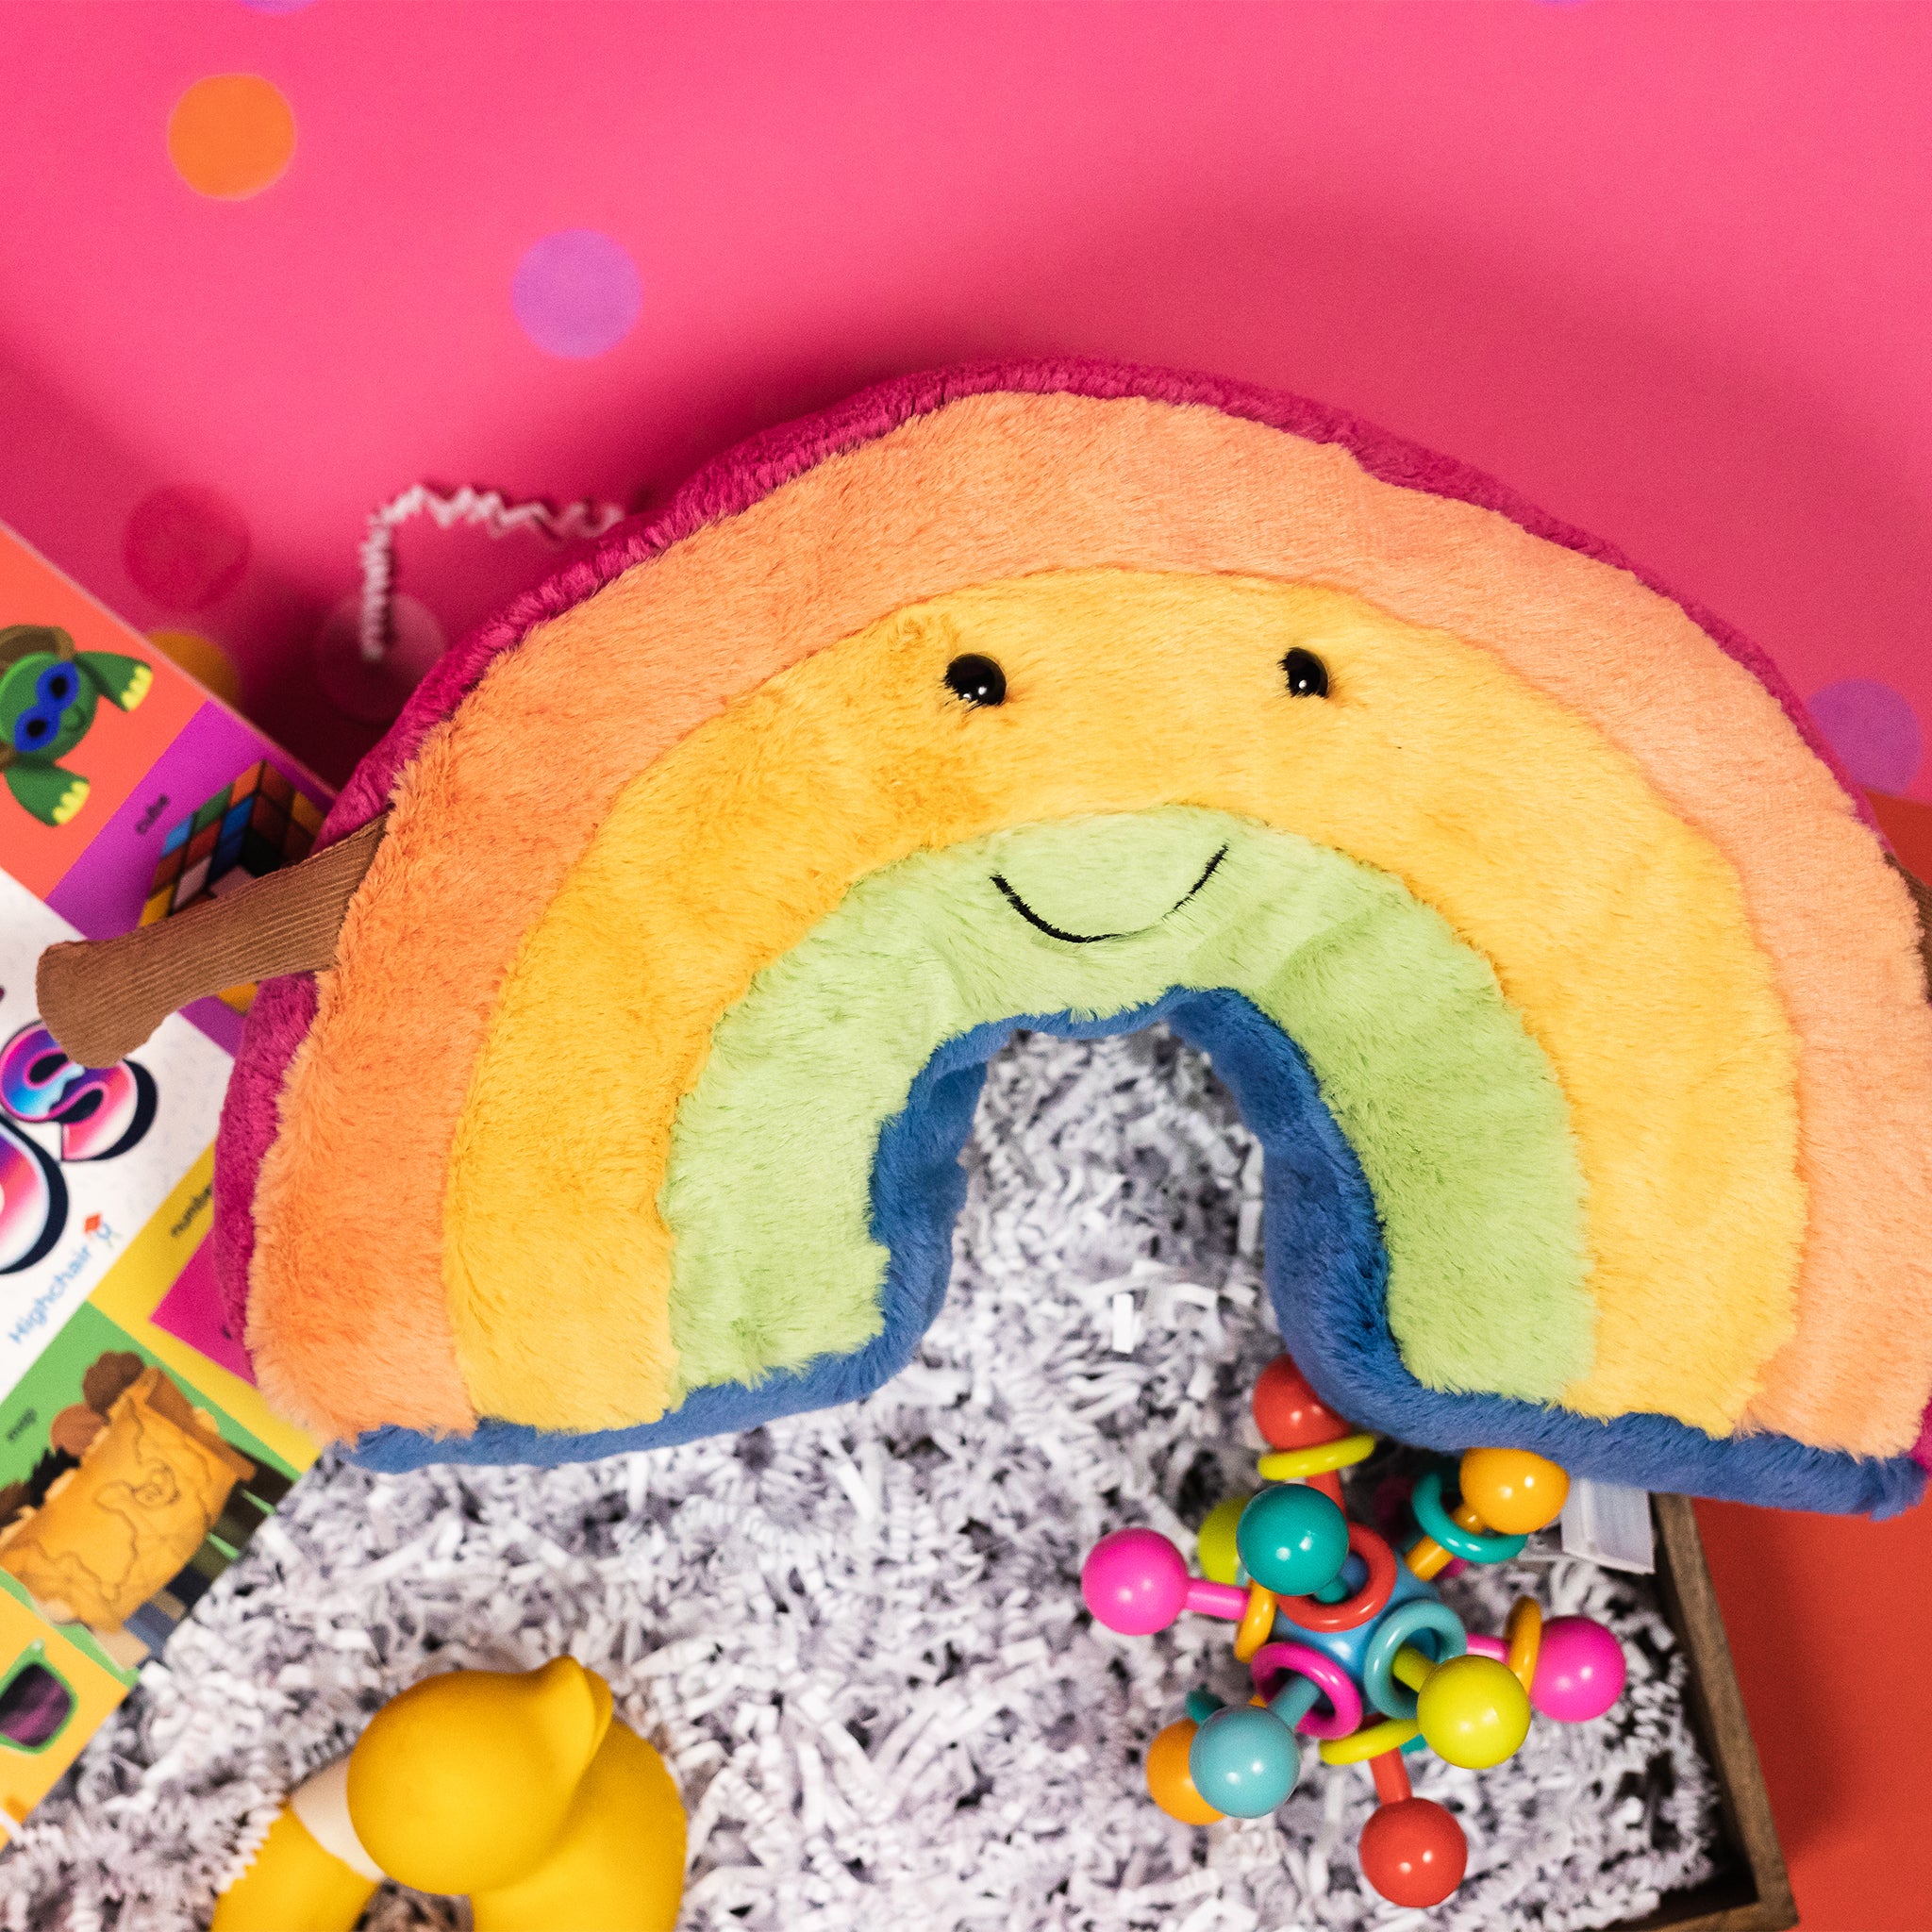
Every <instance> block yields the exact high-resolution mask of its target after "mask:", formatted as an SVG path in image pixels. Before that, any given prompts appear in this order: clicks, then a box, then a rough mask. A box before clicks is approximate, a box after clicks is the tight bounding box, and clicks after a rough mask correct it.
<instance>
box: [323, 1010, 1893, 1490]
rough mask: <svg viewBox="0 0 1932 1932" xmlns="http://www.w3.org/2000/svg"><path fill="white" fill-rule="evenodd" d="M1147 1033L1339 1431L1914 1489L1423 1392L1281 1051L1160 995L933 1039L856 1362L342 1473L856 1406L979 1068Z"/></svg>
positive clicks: (1776, 1450)
mask: <svg viewBox="0 0 1932 1932" xmlns="http://www.w3.org/2000/svg"><path fill="white" fill-rule="evenodd" d="M1158 1022H1165V1023H1166V1024H1169V1025H1171V1026H1172V1027H1173V1028H1174V1031H1175V1032H1177V1033H1178V1034H1180V1035H1181V1036H1182V1038H1184V1039H1186V1040H1188V1041H1191V1042H1193V1043H1194V1044H1197V1045H1199V1046H1201V1047H1203V1048H1205V1049H1206V1050H1207V1051H1208V1053H1209V1054H1210V1055H1211V1056H1212V1057H1213V1061H1214V1066H1215V1069H1216V1071H1217V1072H1218V1073H1219V1074H1221V1076H1222V1078H1223V1079H1224V1081H1225V1082H1226V1083H1227V1085H1228V1086H1229V1087H1230V1088H1231V1089H1232V1090H1233V1091H1234V1093H1235V1095H1236V1098H1237V1100H1238V1102H1239V1104H1240V1105H1241V1108H1242V1110H1243V1115H1244V1118H1245V1119H1247V1120H1248V1122H1249V1123H1250V1124H1252V1127H1253V1130H1254V1131H1255V1133H1256V1135H1257V1139H1259V1140H1260V1141H1261V1142H1262V1145H1263V1147H1264V1149H1265V1152H1266V1158H1265V1162H1264V1166H1263V1186H1264V1190H1265V1194H1266V1208H1267V1211H1266V1214H1265V1217H1264V1228H1265V1232H1266V1235H1267V1274H1268V1286H1269V1291H1270V1298H1271V1300H1272V1301H1273V1302H1274V1306H1275V1308H1276V1310H1277V1316H1278V1319H1279V1320H1280V1323H1281V1327H1282V1333H1283V1337H1284V1339H1285V1340H1286V1341H1287V1342H1288V1344H1289V1346H1290V1347H1291V1348H1292V1349H1293V1351H1294V1352H1295V1355H1296V1357H1297V1358H1298V1359H1299V1360H1300V1361H1302V1362H1303V1363H1304V1364H1305V1365H1306V1366H1307V1370H1308V1372H1309V1374H1311V1375H1312V1376H1313V1377H1314V1379H1315V1380H1316V1381H1317V1383H1318V1384H1319V1386H1321V1387H1322V1388H1323V1389H1324V1390H1326V1391H1330V1392H1331V1393H1332V1394H1333V1397H1334V1400H1335V1402H1336V1404H1337V1406H1338V1407H1342V1406H1345V1407H1346V1410H1347V1412H1348V1413H1349V1414H1351V1415H1352V1416H1354V1417H1356V1418H1357V1419H1359V1420H1362V1421H1365V1422H1370V1423H1373V1424H1375V1425H1378V1426H1381V1427H1385V1428H1387V1429H1389V1430H1390V1432H1391V1434H1397V1435H1400V1436H1401V1437H1402V1438H1403V1439H1405V1440H1408V1439H1411V1438H1413V1439H1415V1440H1418V1441H1422V1442H1424V1443H1425V1444H1427V1445H1430V1446H1434V1447H1437V1448H1440V1449H1443V1450H1445V1451H1450V1452H1454V1451H1456V1450H1457V1449H1459V1448H1462V1447H1465V1446H1467V1444H1468V1443H1470V1442H1471V1441H1486V1442H1488V1441H1524V1442H1525V1443H1527V1444H1529V1445H1531V1446H1534V1447H1536V1448H1538V1449H1539V1450H1541V1453H1542V1454H1544V1455H1546V1456H1549V1457H1552V1458H1554V1459H1555V1460H1557V1461H1558V1462H1560V1463H1562V1464H1563V1466H1564V1467H1565V1468H1568V1469H1572V1470H1574V1471H1575V1472H1577V1473H1578V1474H1590V1475H1598V1476H1602V1477H1604V1478H1606V1479H1607V1480H1610V1481H1617V1482H1630V1483H1638V1484H1641V1485H1644V1486H1646V1487H1649V1488H1653V1489H1657V1490H1675V1491H1687V1492H1689V1493H1691V1494H1694V1495H1708V1496H1723V1497H1732V1498H1735V1499H1738V1500H1740V1501H1749V1502H1754V1503H1759V1504H1765V1505H1770V1506H1772V1507H1786V1508H1799V1509H1826V1510H1869V1511H1871V1512H1872V1513H1873V1514H1874V1515H1878V1516H1889V1515H1891V1514H1893V1513H1895V1512H1896V1511H1897V1510H1900V1509H1903V1508H1906V1507H1908V1506H1909V1505H1911V1504H1912V1503H1914V1502H1916V1501H1917V1500H1918V1499H1919V1497H1920V1496H1921V1495H1922V1493H1923V1492H1924V1486H1925V1477H1924V1471H1923V1470H1922V1469H1921V1468H1920V1467H1919V1465H1918V1464H1917V1463H1916V1462H1915V1461H1913V1460H1912V1459H1911V1458H1909V1457H1891V1458H1889V1459H1885V1460H1873V1459H1868V1458H1863V1457H1853V1456H1847V1455H1844V1454H1841V1453H1833V1452H1830V1451H1825V1450H1819V1449H1812V1448H1808V1447H1806V1446H1805V1445H1803V1444H1801V1443H1797V1442H1793V1441H1790V1440H1789V1439H1788V1438H1782V1437H1772V1436H1759V1435H1744V1436H1737V1437H1731V1438H1727V1439H1713V1438H1711V1437H1709V1436H1707V1435H1705V1434H1703V1433H1702V1432H1701V1431H1699V1430H1696V1429H1691V1428H1687V1427H1686V1426H1685V1425H1684V1424H1682V1423H1679V1422H1676V1421H1674V1420H1673V1419H1671V1418H1668V1417H1663V1416H1654V1415H1625V1416H1618V1417H1614V1418H1611V1419H1610V1420H1608V1421H1607V1422H1596V1421H1592V1420H1591V1419H1590V1418H1588V1417H1584V1416H1579V1415H1576V1414H1574V1412H1571V1411H1565V1410H1559V1409H1553V1408H1547V1407H1537V1406H1534V1405H1530V1404H1526V1403H1521V1402H1512V1401H1508V1400H1505V1399H1502V1398H1497V1397H1493V1396H1472V1395H1446V1394H1443V1393H1441V1392H1440V1391H1433V1390H1428V1389H1425V1388H1424V1387H1422V1386H1421V1385H1420V1384H1419V1383H1417V1382H1416V1381H1415V1379H1414V1378H1413V1377H1412V1376H1411V1375H1409V1374H1407V1370H1406V1368H1405V1367H1404V1365H1403V1362H1402V1359H1401V1355H1400V1352H1399V1350H1398V1349H1397V1348H1396V1347H1395V1346H1394V1345H1393V1341H1392V1337H1391V1333H1390V1330H1389V1327H1388V1323H1387V1319H1386V1315H1385V1313H1384V1309H1385V1307H1386V1297H1385V1294H1384V1283H1383V1274H1384V1272H1385V1270H1386V1258H1385V1257H1384V1256H1383V1255H1382V1253H1381V1248H1380V1241H1379V1238H1378V1233H1377V1229H1376V1226H1375V1217H1374V1200H1373V1197H1372V1195H1371V1191H1370V1189H1369V1186H1368V1183H1367V1179H1366V1176H1364V1175H1363V1174H1362V1173H1361V1170H1360V1168H1359V1166H1358V1164H1357V1162H1356V1160H1355V1158H1354V1154H1353V1152H1352V1150H1351V1149H1350V1147H1349V1144H1348V1141H1347V1137H1346V1136H1345V1135H1344V1134H1343V1133H1342V1132H1341V1128H1340V1127H1339V1126H1338V1125H1337V1124H1335V1122H1334V1120H1333V1119H1332V1117H1331V1116H1330V1115H1329V1113H1328V1111H1327V1109H1326V1108H1325V1107H1324V1105H1323V1103H1322V1098H1321V1093H1320V1091H1319V1088H1318V1087H1317V1085H1316V1082H1315V1079H1314V1075H1313V1074H1312V1072H1311V1071H1310V1070H1309V1068H1308V1066H1307V1060H1306V1058H1304V1057H1303V1056H1302V1055H1301V1054H1300V1053H1299V1051H1298V1050H1297V1049H1296V1048H1295V1046H1294V1043H1293V1042H1292V1041H1291V1040H1290V1039H1289V1038H1288V1036H1287V1035H1286V1034H1284V1033H1283V1032H1282V1031H1281V1029H1280V1028H1279V1027H1277V1026H1276V1025H1274V1024H1273V1022H1271V1021H1269V1020H1268V1019H1266V1018H1265V1016H1263V1015H1262V1014H1261V1013H1260V1012H1259V1010H1258V1009H1257V1008H1255V1007H1254V1006H1253V1005H1251V1004H1250V1003H1249V1002H1248V1001H1246V1000H1244V999H1242V998H1241V996H1240V995H1239V994H1236V993H1231V992H1224V991H1222V992H1174V993H1171V994H1170V995H1168V997H1167V998H1165V999H1163V1000H1161V1001H1160V1002H1159V1003H1158V1005H1156V1006H1154V1007H1151V1008H1141V1009H1140V1010H1137V1011H1133V1012H1127V1013H1122V1014H1117V1015H1115V1016H1114V1017H1113V1018H1112V1019H1111V1020H1080V1019H1075V1018H1074V1017H1073V1016H1072V1015H1068V1014H1035V1015H1031V1016H1028V1017H1026V1018H1024V1019H1020V1020H1017V1021H1008V1022H1004V1023H1001V1024H996V1025H991V1026H983V1027H978V1028H975V1029H974V1031H973V1032H972V1033H969V1034H965V1035H962V1036H960V1037H959V1038H958V1039H956V1040H951V1041H947V1042H946V1044H945V1045H944V1046H943V1047H942V1048H941V1050H940V1051H939V1053H937V1054H936V1055H935V1056H934V1057H933V1058H932V1060H931V1061H930V1062H929V1064H928V1065H927V1066H926V1067H925V1069H924V1071H923V1072H922V1073H921V1074H920V1076H919V1078H918V1079H917V1080H916V1081H915V1082H914V1083H913V1087H912V1091H911V1092H910V1094H909V1095H908V1100H907V1105H906V1108H905V1110H904V1111H903V1112H902V1113H900V1114H899V1115H897V1116H896V1117H895V1118H894V1119H892V1120H891V1121H889V1122H888V1123H887V1124H886V1126H885V1129H884V1131H883V1132H882V1133H881V1135H880V1137H879V1151H878V1159H877V1162H876V1164H875V1166H874V1194H873V1222H872V1229H873V1235H874V1239H875V1240H876V1241H878V1242H879V1243H880V1245H881V1246H883V1247H885V1248H887V1249H888V1250H889V1252H890V1253H891V1257H892V1258H891V1267H890V1270H889V1272H888V1274H887V1279H886V1286H885V1290H884V1292H883V1295H882V1297H881V1312H882V1315H883V1318H884V1320H883V1325H882V1327H881V1329H880V1331H879V1334H878V1335H877V1337H876V1338H875V1339H874V1341H871V1342H869V1343H868V1344H867V1345H866V1346H865V1347H864V1348H862V1349H860V1350H859V1351H858V1353H856V1354H854V1355H849V1356H832V1357H820V1358H819V1359H818V1360H817V1361H815V1362H814V1363H812V1364H811V1365H810V1367H809V1368H808V1369H806V1370H804V1371H802V1372H799V1373H791V1372H785V1371H781V1372H779V1373H777V1374H772V1375H768V1376H767V1377H765V1379H764V1380H763V1381H761V1382H759V1383H757V1384H753V1385H747V1384H743V1383H732V1384H727V1385H724V1386H723V1387H719V1388H712V1389H699V1390H694V1391H692V1392H691V1395H690V1396H689V1397H688V1398H687V1399H686V1400H685V1402H684V1403H683V1405H682V1406H681V1407H678V1408H675V1409H673V1410H672V1411H671V1412H670V1413H669V1414H668V1415H666V1416H665V1417H664V1418H663V1419H662V1420H661V1421H660V1422H656V1423H646V1424H639V1425H637V1426H635V1427H632V1428H628V1429H611V1430H604V1431H601V1432H598V1433H595V1434H591V1435H574V1434H558V1433H554V1432H551V1431H546V1430H541V1429H533V1428H530V1427H527V1426H525V1425H520V1424H508V1423H500V1422H488V1421H486V1422H484V1423H482V1424H479V1425H478V1427H477V1429H476V1431H475V1434H474V1435H472V1436H469V1437H464V1438H459V1439H456V1440H450V1439H446V1438H445V1439H439V1438H436V1437H431V1436H426V1435H423V1434H421V1433H418V1432H414V1431H410V1430H407V1429H397V1428H386V1429H382V1430H379V1431H377V1432H375V1434H373V1435H372V1436H370V1437H368V1438H366V1439H365V1440H364V1441H363V1442H362V1444H361V1446H360V1448H359V1450H358V1457H359V1459H361V1460H362V1461H364V1462H366V1463H368V1464H369V1465H370V1466H371V1467H374V1468H376V1469H391V1470H404V1469H413V1468H416V1467H419V1466H420V1465H422V1464H424V1463H427V1462H437V1461H442V1460H455V1461H460V1462H483V1463H489V1462H532V1463H538V1464H541V1465H546V1466H549V1465H555V1464H557V1463H559V1462H575V1461H581V1460H587V1459H589V1458H591V1457H599V1456H608V1455H614V1454H616V1453H617V1452H619V1451H621V1450H629V1449H649V1448H662V1447H668V1446H670V1445H672V1444H674V1443H677V1442H688V1441H695V1440H696V1439H697V1438H699V1437H701V1436H706V1435H711V1434H715V1433H718V1432H721V1431H725V1430H737V1429H748V1428H751V1427H753V1426H755V1425H756V1424H759V1423H764V1422H770V1421H773V1420H774V1419H775V1418H777V1417H779V1416H785V1415H792V1414H796V1413H798V1412H800V1411H802V1410H805V1409H811V1408H819V1407H830V1406H833V1405H836V1404H840V1403H844V1402H851V1401H856V1400H858V1398H860V1397H862V1396H864V1395H867V1394H870V1393H871V1392H872V1391H874V1389H877V1388H878V1387H880V1385H881V1384H883V1383H885V1382H886V1381H888V1380H890V1379H891V1376H893V1375H894V1374H897V1373H898V1372H899V1370H901V1369H902V1368H904V1367H906V1366H907V1364H908V1362H910V1361H911V1360H912V1358H913V1356H914V1354H915V1352H916V1350H917V1348H918V1345H919V1341H920V1338H921V1336H922V1335H924V1332H925V1330H926V1328H927V1327H928V1326H929V1325H930V1324H931V1323H932V1321H933V1320H934V1319H935V1317H936V1316H937V1315H938V1313H939V1311H940V1307H941V1303H942V1301H943V1299H944V1296H945V1290H946V1283H947V1279H948V1275H949V1273H950V1270H951V1266H952V1258H953V1240H952V1229H953V1224H954V1221H955V1219H956V1218H957V1216H958V1212H959V1209H960V1207H961V1204H962V1202H963V1201H964V1198H965V1195H966V1190H967V1181H966V1175H965V1174H964V1172H963V1171H962V1169H961V1167H960V1164H959V1160H958V1154H959V1149H960V1147H961V1145H962V1143H963V1141H964V1140H965V1138H966V1136H967V1134H968V1132H969V1130H970V1128H971V1125H972V1121H973V1116H974V1108H975V1107H976V1105H977V1103H978V1100H979V1095H980V1091H981V1087H982V1084H983V1083H984V1080H985V1077H986V1063H987V1061H988V1060H989V1059H990V1058H991V1057H992V1056H993V1055H994V1054H996V1053H998V1052H999V1050H1000V1048H1001V1047H1002V1046H1004V1045H1005V1044H1006V1042H1007V1041H1008V1039H1009V1038H1010V1037H1011V1036H1012V1034H1013V1033H1014V1032H1015V1031H1018V1030H1022V1029H1025V1030H1030V1031H1034V1032H1048V1033H1057V1034H1066V1035H1072V1036H1074V1037H1076V1038H1086V1037H1099V1036H1103V1035H1106V1034H1110V1033H1117V1032H1131V1031H1136V1030H1138V1029H1140V1028H1141V1027H1142V1026H1146V1025H1150V1024H1156V1023H1158ZM1343 1391H1345V1394H1344V1392H1343Z"/></svg>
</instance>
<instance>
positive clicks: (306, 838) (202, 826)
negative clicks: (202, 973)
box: [141, 758, 322, 1013]
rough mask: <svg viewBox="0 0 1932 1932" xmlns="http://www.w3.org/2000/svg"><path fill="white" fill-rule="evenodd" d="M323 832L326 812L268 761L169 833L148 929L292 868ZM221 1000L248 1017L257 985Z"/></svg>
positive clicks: (145, 914)
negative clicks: (323, 814) (284, 869)
mask: <svg viewBox="0 0 1932 1932" xmlns="http://www.w3.org/2000/svg"><path fill="white" fill-rule="evenodd" d="M321 829H322V809H321V808H320V807H319V806H317V805H316V804H315V802H314V801H313V800H312V799H310V798H309V797H308V796H307V794H306V793H304V792H301V791H296V790H295V788H294V786H293V785H292V784H291V783H290V781H289V780H288V779H287V778H285V777H283V775H282V774H281V773H280V772H278V771H276V769H275V766H274V765H272V764H271V763H270V762H269V761H268V759H266V758H260V759H258V760H257V761H256V762H255V763H254V764H252V765H250V766H249V768H248V769H247V770H246V771H245V772H243V773H242V774H241V775H240V776H239V777H237V778H234V779H231V780H230V781H229V782H228V783H227V784H226V785H224V786H223V787H222V789H221V790H220V791H217V792H216V793H215V795H214V796H213V797H212V798H209V799H206V800H204V801H203V803H202V804H201V805H199V806H198V807H196V808H195V809H194V810H193V811H192V812H191V813H189V814H188V816H187V817H185V818H182V819H180V820H178V821H176V823H175V824H174V825H172V826H171V827H170V828H169V830H168V835H167V837H166V838H165V839H163V840H162V841H161V858H160V863H159V864H158V865H157V866H156V867H155V875H154V878H153V880H152V882H151V883H150V885H149V887H148V897H147V903H146V905H144V906H143V907H142V909H141V923H142V924H143V925H152V924H154V923H155V921H157V920H158V919H166V918H167V917H169V915H170V914H171V913H175V912H181V911H185V910H186V909H187V908H189V907H190V906H198V905H199V904H201V902H202V901H203V900H205V899H219V898H221V897H222V896H223V894H224V893H226V892H230V891H234V890H235V889H236V888H237V887H238V886H245V885H246V884H247V883H248V882H249V881H250V880H251V879H258V878H260V877H262V876H263V874H267V873H272V872H274V871H275V870H276V868H277V867H279V866H284V865H293V864H294V863H295V862H296V860H297V859H301V858H308V848H309V847H310V846H311V845H313V844H314V842H315V835H316V833H317V832H318V831H320V830H321ZM221 996H222V998H223V999H224V1000H225V1001H226V1002H227V1003H228V1005H229V1006H231V1007H233V1008H234V1009H235V1010H236V1011H237V1012H238V1013H245V1012H246V1011H247V1010H248V1007H249V1003H250V1002H251V1001H252V1000H253V999H254V997H255V988H254V987H253V986H252V985H248V986H231V987H229V988H227V989H226V990H225V991H224V992H223V993H222V995H221Z"/></svg>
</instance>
